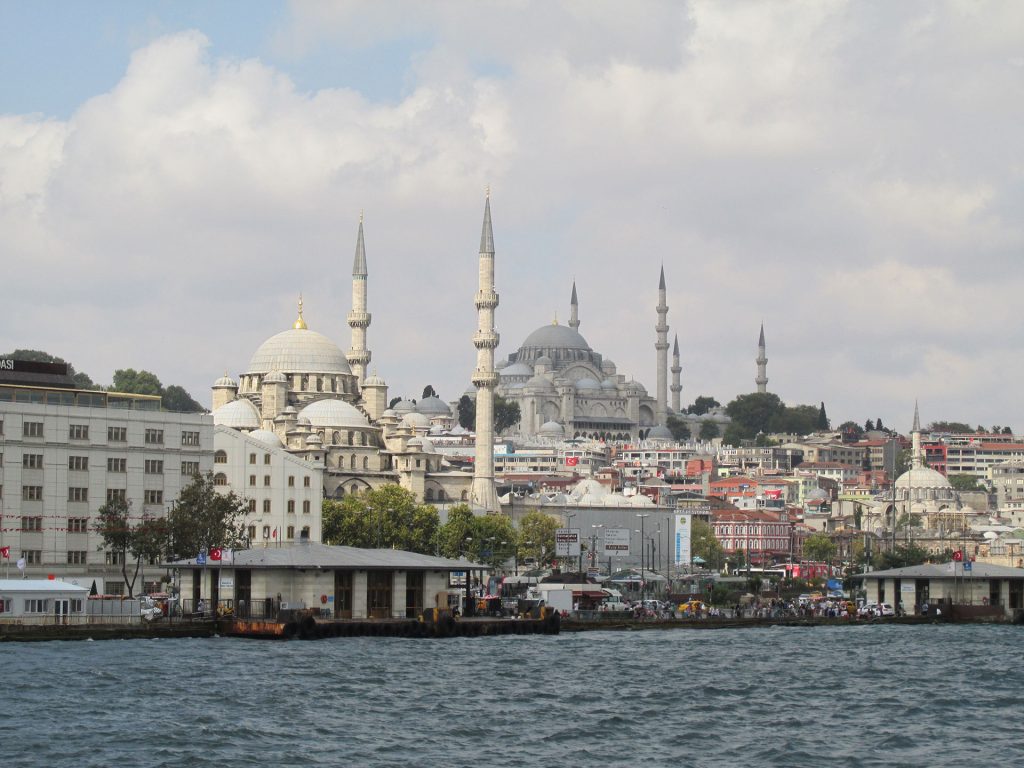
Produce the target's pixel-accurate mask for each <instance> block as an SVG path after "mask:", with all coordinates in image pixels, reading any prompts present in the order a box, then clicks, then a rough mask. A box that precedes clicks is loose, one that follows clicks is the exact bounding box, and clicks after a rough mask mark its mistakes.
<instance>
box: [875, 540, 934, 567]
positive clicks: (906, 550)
mask: <svg viewBox="0 0 1024 768" xmlns="http://www.w3.org/2000/svg"><path fill="white" fill-rule="evenodd" d="M928 557H929V555H928V550H926V549H925V548H924V547H920V546H918V545H917V544H897V545H896V546H895V547H894V548H893V549H891V550H888V551H885V552H879V553H878V554H876V555H875V557H874V565H875V568H877V569H878V570H888V569H889V568H907V567H909V566H911V565H921V563H925V562H927V561H928Z"/></svg>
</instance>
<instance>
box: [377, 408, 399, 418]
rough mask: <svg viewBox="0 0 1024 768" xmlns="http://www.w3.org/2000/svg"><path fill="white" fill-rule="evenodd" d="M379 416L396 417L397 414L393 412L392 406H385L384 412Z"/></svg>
mask: <svg viewBox="0 0 1024 768" xmlns="http://www.w3.org/2000/svg"><path fill="white" fill-rule="evenodd" d="M380 417H381V418H382V419H397V418H398V414H397V413H395V409H394V408H385V409H384V413H382V414H381V415H380Z"/></svg>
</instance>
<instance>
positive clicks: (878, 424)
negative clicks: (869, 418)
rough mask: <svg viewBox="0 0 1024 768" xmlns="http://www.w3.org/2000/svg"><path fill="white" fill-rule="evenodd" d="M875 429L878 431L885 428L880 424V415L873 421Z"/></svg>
mask: <svg viewBox="0 0 1024 768" xmlns="http://www.w3.org/2000/svg"><path fill="white" fill-rule="evenodd" d="M875 429H877V430H878V431H879V432H882V431H884V430H885V427H883V426H882V417H881V416H879V417H878V419H877V420H876V421H875Z"/></svg>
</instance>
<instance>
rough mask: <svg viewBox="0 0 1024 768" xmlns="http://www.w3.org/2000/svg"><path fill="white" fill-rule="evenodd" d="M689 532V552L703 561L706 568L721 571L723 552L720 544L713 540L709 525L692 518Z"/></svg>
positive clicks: (723, 559) (713, 532) (712, 531)
mask: <svg viewBox="0 0 1024 768" xmlns="http://www.w3.org/2000/svg"><path fill="white" fill-rule="evenodd" d="M692 526H693V527H692V528H691V530H690V551H691V552H692V553H693V555H694V556H695V557H700V558H702V559H703V560H704V563H705V565H707V567H708V568H711V569H714V570H721V569H722V565H723V564H724V563H725V552H724V550H723V549H722V544H721V542H720V541H719V540H718V539H717V538H715V531H714V529H713V528H712V527H711V525H710V524H709V523H707V522H706V521H704V520H701V519H700V518H698V517H695V518H693V521H692Z"/></svg>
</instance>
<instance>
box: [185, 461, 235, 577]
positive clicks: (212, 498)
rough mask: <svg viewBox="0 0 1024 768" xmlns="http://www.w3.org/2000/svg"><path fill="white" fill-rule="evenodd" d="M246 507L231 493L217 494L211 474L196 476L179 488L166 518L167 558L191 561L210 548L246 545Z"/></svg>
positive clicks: (233, 547)
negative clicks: (190, 559)
mask: <svg viewBox="0 0 1024 768" xmlns="http://www.w3.org/2000/svg"><path fill="white" fill-rule="evenodd" d="M247 508H248V505H247V503H246V502H245V501H244V500H243V499H241V498H239V497H238V496H237V495H236V494H235V492H234V491H231V492H229V493H227V494H223V493H219V492H218V491H217V489H216V488H215V487H214V485H213V473H212V472H207V473H206V474H205V475H196V476H195V477H194V478H192V482H191V483H189V484H188V485H186V486H185V487H184V488H182V489H181V493H180V495H179V496H178V501H177V503H176V504H174V505H173V506H172V507H171V511H170V512H169V513H168V515H167V532H168V539H169V541H168V545H167V550H168V557H169V559H171V560H181V559H185V558H194V557H195V556H196V555H198V554H199V553H200V552H209V550H210V549H211V548H213V547H227V548H230V549H237V548H240V547H243V546H245V544H246V538H245V515H246V510H247Z"/></svg>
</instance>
